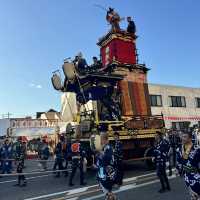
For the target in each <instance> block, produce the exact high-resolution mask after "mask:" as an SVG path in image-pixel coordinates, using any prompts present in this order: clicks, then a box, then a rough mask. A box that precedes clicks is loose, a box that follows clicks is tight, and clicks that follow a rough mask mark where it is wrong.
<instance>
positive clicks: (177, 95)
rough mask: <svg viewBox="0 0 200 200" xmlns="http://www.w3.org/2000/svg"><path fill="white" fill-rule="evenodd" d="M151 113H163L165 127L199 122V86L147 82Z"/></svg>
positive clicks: (178, 126) (177, 126)
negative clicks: (190, 86)
mask: <svg viewBox="0 0 200 200" xmlns="http://www.w3.org/2000/svg"><path fill="white" fill-rule="evenodd" d="M149 94H150V102H151V110H152V114H153V115H160V114H161V113H162V114H163V115H164V119H165V126H166V128H171V127H174V128H178V129H179V128H184V127H187V126H188V125H190V126H193V125H195V124H199V123H200V88H189V87H180V86H171V85H157V84H149Z"/></svg>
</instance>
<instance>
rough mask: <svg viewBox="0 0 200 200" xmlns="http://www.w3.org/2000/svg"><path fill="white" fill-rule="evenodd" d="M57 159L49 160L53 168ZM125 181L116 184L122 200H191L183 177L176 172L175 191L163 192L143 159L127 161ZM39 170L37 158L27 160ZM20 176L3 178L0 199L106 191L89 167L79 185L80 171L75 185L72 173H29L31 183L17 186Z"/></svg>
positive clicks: (63, 197) (63, 198) (81, 198)
mask: <svg viewBox="0 0 200 200" xmlns="http://www.w3.org/2000/svg"><path fill="white" fill-rule="evenodd" d="M52 165H53V162H50V163H49V166H48V167H49V169H52ZM125 168H126V171H125V180H124V185H123V186H122V187H121V188H115V189H114V191H115V192H116V194H117V196H119V198H120V200H123V199H124V200H133V199H138V198H139V200H146V199H148V200H149V199H153V200H158V199H163V200H172V199H176V200H187V199H189V197H188V193H187V190H186V188H185V186H184V183H183V180H182V179H181V178H180V177H176V176H175V175H173V176H172V177H170V178H171V179H170V183H171V185H172V191H171V192H166V193H164V194H159V193H158V192H157V191H158V190H159V189H160V185H159V182H158V180H157V177H156V175H155V172H154V171H148V170H147V169H146V167H145V165H144V163H143V162H136V163H129V164H126V167H125ZM36 170H37V171H38V170H39V166H38V163H37V162H36V161H26V169H25V171H26V172H30V171H36ZM16 178H17V177H13V176H12V177H3V178H1V179H0V200H37V199H44V200H67V199H68V200H92V199H96V200H103V199H104V198H103V194H102V192H101V191H100V190H99V187H98V185H97V182H96V176H95V172H94V171H93V170H89V171H88V172H87V175H86V180H87V186H85V187H81V186H80V185H79V174H77V175H76V177H75V179H74V183H75V186H74V187H69V186H68V177H64V174H63V175H62V176H61V178H55V175H54V174H52V173H48V174H32V175H28V176H27V179H28V180H27V181H28V185H27V187H16V186H13V185H15V184H16V183H17V182H16Z"/></svg>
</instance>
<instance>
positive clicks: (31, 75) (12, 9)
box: [0, 0, 200, 117]
mask: <svg viewBox="0 0 200 200" xmlns="http://www.w3.org/2000/svg"><path fill="white" fill-rule="evenodd" d="M94 4H101V5H102V6H104V7H108V6H112V7H114V8H115V9H116V10H117V11H118V12H119V13H120V15H121V16H122V17H125V16H133V17H134V19H135V22H136V25H137V30H138V33H137V34H138V35H139V38H138V40H137V48H138V51H139V54H140V55H139V60H140V62H141V63H145V64H146V65H147V66H148V67H149V68H151V69H152V70H151V71H150V72H149V76H148V80H149V82H151V83H162V84H173V85H184V86H191V87H200V80H199V73H200V68H199V65H200V59H199V57H200V42H199V41H200V39H199V38H200V12H199V9H200V1H199V0H95V1H94V0H71V1H70V0H0V27H1V28H0V91H1V93H0V114H3V113H6V112H11V113H13V114H14V115H13V116H21V115H34V114H35V112H36V111H46V110H48V109H49V108H55V109H57V110H59V109H60V93H58V92H56V91H55V90H54V89H53V87H52V85H51V81H50V77H51V74H52V71H54V70H55V69H58V68H60V67H61V65H62V63H63V59H64V58H66V57H69V56H71V57H73V56H74V55H75V54H76V53H77V52H79V51H82V52H83V54H84V56H85V57H86V58H87V60H88V62H89V63H90V61H91V57H92V56H94V55H99V49H98V47H97V46H96V42H97V39H98V38H99V37H101V36H102V35H103V34H104V33H106V32H107V30H108V29H109V26H108V25H107V22H106V21H105V12H104V11H103V10H101V9H99V8H97V7H95V6H94ZM121 26H122V27H124V28H125V27H126V23H125V22H123V23H122V24H121ZM0 117H1V115H0Z"/></svg>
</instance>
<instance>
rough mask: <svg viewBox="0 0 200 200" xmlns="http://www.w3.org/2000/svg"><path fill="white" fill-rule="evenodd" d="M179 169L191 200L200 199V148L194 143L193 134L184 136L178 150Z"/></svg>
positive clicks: (185, 133)
mask: <svg viewBox="0 0 200 200" xmlns="http://www.w3.org/2000/svg"><path fill="white" fill-rule="evenodd" d="M177 169H178V172H179V174H180V175H181V176H184V179H185V183H186V185H187V187H188V189H189V192H190V196H191V200H199V199H200V147H199V146H195V145H194V144H193V143H192V133H191V132H184V133H183V134H182V145H181V147H179V148H178V149H177Z"/></svg>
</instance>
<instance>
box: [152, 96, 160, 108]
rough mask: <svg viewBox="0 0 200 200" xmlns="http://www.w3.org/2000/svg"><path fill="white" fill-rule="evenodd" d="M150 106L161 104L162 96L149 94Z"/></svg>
mask: <svg viewBox="0 0 200 200" xmlns="http://www.w3.org/2000/svg"><path fill="white" fill-rule="evenodd" d="M150 103H151V106H162V96H161V95H150Z"/></svg>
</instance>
